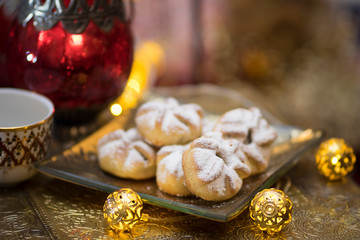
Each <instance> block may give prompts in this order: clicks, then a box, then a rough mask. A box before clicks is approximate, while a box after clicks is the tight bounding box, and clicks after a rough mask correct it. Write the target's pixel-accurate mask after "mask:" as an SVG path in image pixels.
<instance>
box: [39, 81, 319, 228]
mask: <svg viewBox="0 0 360 240" xmlns="http://www.w3.org/2000/svg"><path fill="white" fill-rule="evenodd" d="M167 96H173V97H175V98H177V99H179V100H180V101H182V102H192V103H198V104H200V105H201V106H203V108H204V109H205V111H206V112H207V114H208V116H219V115H220V114H222V113H224V112H225V111H228V110H230V109H233V108H237V107H247V108H248V107H250V106H256V104H254V103H252V102H251V101H250V100H248V99H247V98H245V97H243V96H242V95H240V94H239V93H237V92H234V91H232V90H229V89H225V88H220V87H215V86H212V85H200V86H191V87H177V88H163V89H156V90H154V92H153V93H151V94H149V96H148V97H147V98H146V99H147V100H149V99H152V98H156V97H167ZM257 107H259V106H257ZM260 108H261V107H260ZM262 112H263V114H264V115H265V117H266V118H267V119H268V120H269V122H270V123H271V124H272V125H273V126H274V127H275V129H276V130H277V132H278V138H277V140H276V142H275V144H274V146H273V148H272V154H271V160H270V164H269V167H268V169H267V170H266V172H264V173H262V174H260V175H257V176H253V177H250V178H247V179H244V183H243V187H242V189H241V190H240V191H239V193H238V194H237V195H235V196H234V197H233V198H231V199H229V200H226V201H222V202H210V201H205V200H202V199H200V198H196V197H175V196H171V195H168V194H166V193H163V192H162V191H160V190H159V188H158V187H157V185H156V181H155V179H150V180H144V181H135V180H128V179H121V178H117V177H114V176H112V175H110V174H107V173H106V172H104V171H102V170H101V169H100V167H99V165H98V159H97V154H96V145H97V141H98V139H99V138H101V137H102V136H104V135H105V134H106V133H109V132H111V131H114V130H115V129H118V128H128V127H130V126H132V125H133V115H134V114H133V113H129V114H125V115H124V116H120V117H118V118H116V119H114V120H112V121H111V122H109V123H108V124H107V125H105V126H104V127H102V128H100V129H99V130H97V131H96V132H94V133H93V134H92V135H90V136H89V137H88V138H86V139H84V140H83V141H81V142H79V143H78V144H76V145H74V146H73V147H71V148H70V149H68V150H65V151H64V152H63V153H62V154H60V155H57V156H54V157H52V158H51V159H50V160H48V161H45V162H44V163H42V164H41V165H40V166H38V170H39V171H40V172H42V173H44V174H46V175H49V176H52V177H55V178H59V179H62V180H65V181H69V182H72V183H75V184H80V185H82V186H86V187H90V188H94V189H98V190H101V191H105V192H109V193H110V192H113V191H115V190H118V189H119V188H124V187H128V188H131V189H133V190H134V191H136V192H137V193H138V194H139V195H140V196H141V197H142V199H143V200H144V202H145V203H148V204H152V205H157V206H161V207H165V208H169V209H173V210H177V211H180V212H184V213H188V214H192V215H195V216H199V217H203V218H207V219H211V220H215V221H220V222H226V221H229V220H231V219H233V218H235V217H236V216H238V215H239V214H240V213H241V212H242V211H243V210H244V209H245V208H246V207H247V206H248V204H249V202H250V201H251V199H252V198H253V197H254V196H255V194H256V193H257V192H258V191H260V190H262V189H265V188H268V187H270V186H271V185H273V184H274V183H275V182H276V181H277V180H278V179H279V178H280V177H281V176H282V175H283V174H284V173H285V172H286V171H288V170H289V169H290V168H291V167H292V166H293V165H294V164H295V163H296V160H297V159H298V157H299V156H300V155H302V154H303V153H304V152H305V151H307V150H308V149H310V148H311V147H313V146H315V145H316V144H318V143H319V141H320V140H321V138H322V137H323V132H322V131H319V130H312V129H299V128H296V127H292V126H287V125H283V124H281V123H280V121H279V120H277V119H276V118H275V117H274V116H272V115H271V114H269V113H268V112H266V111H265V110H264V109H262Z"/></svg>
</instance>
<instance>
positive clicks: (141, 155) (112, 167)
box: [98, 128, 156, 180]
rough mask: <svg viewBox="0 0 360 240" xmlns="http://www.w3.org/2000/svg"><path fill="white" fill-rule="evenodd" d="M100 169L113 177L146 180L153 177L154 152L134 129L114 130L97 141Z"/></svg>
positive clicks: (154, 166) (154, 168) (154, 169)
mask: <svg viewBox="0 0 360 240" xmlns="http://www.w3.org/2000/svg"><path fill="white" fill-rule="evenodd" d="M98 158H99V164H100V167H101V168H102V169H103V170H104V171H106V172H109V173H111V174H113V175H115V176H118V177H121V178H130V179H136V180H141V179H147V178H152V177H154V176H155V171H156V152H155V151H154V149H153V148H152V147H151V146H150V145H149V144H147V143H146V142H144V141H143V139H142V137H141V136H140V134H139V133H138V132H137V130H136V129H134V128H132V129H129V130H128V131H124V130H116V131H114V132H111V133H109V134H108V135H105V136H104V137H103V138H101V139H100V140H99V141H98Z"/></svg>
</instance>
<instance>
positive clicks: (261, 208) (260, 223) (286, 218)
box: [249, 188, 293, 234]
mask: <svg viewBox="0 0 360 240" xmlns="http://www.w3.org/2000/svg"><path fill="white" fill-rule="evenodd" d="M292 207H293V204H292V202H291V200H290V199H289V197H288V196H286V195H285V193H284V192H282V191H280V190H277V189H275V188H270V189H265V190H263V191H261V192H259V193H257V194H256V195H255V197H254V198H253V200H252V201H251V204H250V207H249V211H250V217H251V218H252V219H253V220H254V224H255V225H256V226H257V227H258V228H259V229H260V230H262V231H266V232H267V233H269V234H274V233H276V232H280V231H281V229H283V228H284V227H285V226H286V225H287V224H288V223H289V222H290V221H291V214H292Z"/></svg>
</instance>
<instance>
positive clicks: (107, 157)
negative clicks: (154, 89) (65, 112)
mask: <svg viewBox="0 0 360 240" xmlns="http://www.w3.org/2000/svg"><path fill="white" fill-rule="evenodd" d="M135 123H136V127H135V128H132V129H129V130H127V131H124V130H117V131H114V132H112V133H109V134H108V135H106V136H104V137H103V138H101V139H100V140H99V142H98V158H99V164H100V167H101V168H102V169H103V170H104V171H106V172H109V173H111V174H113V175H115V176H118V177H121V178H130V179H135V180H141V179H148V178H152V177H156V183H157V185H158V187H159V189H160V190H162V191H164V192H166V193H168V194H171V195H175V196H190V195H195V196H197V197H200V198H202V199H204V200H209V201H222V200H226V199H229V198H231V197H233V196H234V195H235V194H236V193H237V192H238V191H239V190H240V189H241V187H242V185H243V179H244V178H246V177H248V176H250V175H255V174H259V173H261V172H264V171H265V170H266V168H267V166H268V164H269V159H270V146H271V144H272V143H273V142H274V141H275V139H276V137H277V134H276V132H275V131H274V129H273V128H272V127H271V126H270V125H269V124H268V122H267V121H266V120H265V119H264V118H263V116H262V114H261V112H260V111H259V109H257V108H250V109H243V108H237V109H234V110H231V111H229V112H226V113H224V114H223V115H222V116H221V117H220V118H219V119H218V120H217V122H215V123H214V124H213V126H212V127H209V126H208V122H207V121H206V119H205V118H204V111H203V109H202V108H201V106H199V105H197V104H193V103H191V104H180V103H179V102H178V101H177V100H176V99H174V98H168V99H165V100H156V101H151V102H147V103H145V104H143V105H142V106H140V108H139V109H138V111H137V113H136V116H135ZM205 125H206V127H205ZM205 129H206V130H205Z"/></svg>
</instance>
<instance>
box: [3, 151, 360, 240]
mask: <svg viewBox="0 0 360 240" xmlns="http://www.w3.org/2000/svg"><path fill="white" fill-rule="evenodd" d="M286 176H287V177H286V178H284V179H282V181H281V182H280V183H281V185H287V188H288V189H284V190H285V192H286V194H287V195H288V196H289V198H290V199H291V200H292V202H293V204H294V207H293V215H292V216H293V218H292V221H291V222H290V223H289V225H287V226H286V227H285V228H284V229H283V230H282V231H281V232H280V233H276V234H275V235H273V236H270V235H268V234H266V233H263V232H262V231H260V230H259V229H258V228H257V227H256V226H255V225H254V224H253V221H252V219H251V218H250V217H249V212H248V210H246V211H244V212H243V213H242V214H241V215H239V216H238V217H237V218H235V219H234V220H232V221H229V222H227V223H219V222H213V221H210V220H206V219H202V218H198V217H195V216H191V215H187V214H184V213H179V212H175V211H171V210H167V209H163V208H159V207H155V206H151V205H148V204H145V205H144V209H143V214H147V215H148V221H146V222H140V223H138V224H137V225H135V226H134V228H133V230H132V231H131V233H122V234H119V235H117V234H115V233H114V232H111V231H107V230H106V226H105V224H104V222H103V216H102V215H103V213H102V208H103V203H104V201H105V199H106V197H107V193H104V192H99V191H95V190H92V189H88V188H84V187H81V186H77V185H73V184H70V183H67V182H63V181H59V180H56V179H51V178H48V177H45V176H43V175H40V174H38V175H37V176H36V177H35V178H34V179H31V180H30V181H28V182H27V183H25V184H23V185H19V186H18V187H15V188H9V189H1V190H0V201H1V205H0V222H1V223H4V224H0V236H1V238H5V239H25V238H36V237H37V238H41V237H43V238H46V239H112V238H119V239H124V238H125V239H126V238H128V239H181V238H185V239H186V238H191V239H214V238H216V239H261V238H266V239H286V238H292V239H306V238H310V239H314V238H316V239H340V238H342V239H356V238H357V237H359V236H360V228H359V223H360V210H359V209H360V201H359V199H360V189H359V187H358V186H357V185H356V184H355V183H354V182H353V181H351V180H350V179H346V180H345V181H343V182H330V183H329V182H327V181H326V179H324V178H323V177H322V176H320V175H319V174H318V173H317V170H316V165H315V163H314V159H313V157H312V155H311V154H309V155H308V156H306V157H303V158H302V159H301V160H300V161H299V163H298V164H297V165H296V166H295V167H294V168H293V169H292V170H291V171H290V172H288V173H287V174H286ZM286 179H288V181H291V185H289V182H287V181H285V180H286ZM289 186H290V187H289ZM280 188H281V186H280ZM330 226H331V227H330ZM111 236H112V237H111Z"/></svg>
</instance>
